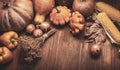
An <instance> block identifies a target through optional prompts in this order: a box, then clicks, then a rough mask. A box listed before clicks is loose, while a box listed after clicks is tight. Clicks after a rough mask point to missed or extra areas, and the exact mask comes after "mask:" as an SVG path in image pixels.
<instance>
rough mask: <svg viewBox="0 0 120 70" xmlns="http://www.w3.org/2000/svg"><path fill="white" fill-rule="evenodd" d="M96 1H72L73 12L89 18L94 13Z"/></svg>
mask: <svg viewBox="0 0 120 70" xmlns="http://www.w3.org/2000/svg"><path fill="white" fill-rule="evenodd" d="M95 1H96V0H74V1H73V5H72V8H73V11H78V12H80V13H81V14H82V15H83V16H85V17H88V16H91V15H92V14H93V12H94V8H95Z"/></svg>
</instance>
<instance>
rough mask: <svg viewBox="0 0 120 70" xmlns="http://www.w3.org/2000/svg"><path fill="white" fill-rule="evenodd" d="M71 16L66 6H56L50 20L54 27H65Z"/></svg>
mask: <svg viewBox="0 0 120 70" xmlns="http://www.w3.org/2000/svg"><path fill="white" fill-rule="evenodd" d="M70 16H71V10H70V9H68V8H67V7H66V6H57V7H55V8H54V9H53V10H52V12H51V13H50V20H51V21H52V22H53V24H55V25H65V23H68V22H69V20H70Z"/></svg>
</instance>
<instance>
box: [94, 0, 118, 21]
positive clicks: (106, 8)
mask: <svg viewBox="0 0 120 70" xmlns="http://www.w3.org/2000/svg"><path fill="white" fill-rule="evenodd" d="M96 9H98V10H100V11H102V12H105V13H106V14H107V15H108V16H109V17H110V18H111V19H112V20H115V21H118V22H120V11H119V10H118V9H116V8H114V7H112V6H111V5H109V4H106V3H104V2H97V3H96Z"/></svg>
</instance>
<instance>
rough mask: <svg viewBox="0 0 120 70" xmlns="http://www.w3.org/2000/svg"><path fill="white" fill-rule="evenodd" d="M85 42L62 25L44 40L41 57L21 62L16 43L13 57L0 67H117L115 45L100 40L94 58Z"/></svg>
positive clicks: (84, 69) (119, 64)
mask: <svg viewBox="0 0 120 70" xmlns="http://www.w3.org/2000/svg"><path fill="white" fill-rule="evenodd" d="M89 46H90V44H88V43H87V41H85V40H84V35H83V33H81V34H80V35H79V36H78V37H74V36H72V35H71V33H70V32H69V27H63V28H61V29H58V31H57V32H56V34H55V35H54V36H52V37H51V38H49V39H48V40H47V41H46V42H45V44H44V46H43V47H42V58H41V59H40V60H39V61H38V62H37V63H35V64H27V63H25V62H24V61H23V60H22V58H23V56H21V48H20V47H17V49H16V50H14V60H13V61H12V62H11V63H9V64H6V65H0V70H120V59H119V57H118V53H117V48H116V47H115V46H112V45H111V44H110V42H109V40H107V41H106V43H105V44H103V46H102V54H101V56H100V57H99V58H97V59H95V58H92V57H91V56H90V54H89Z"/></svg>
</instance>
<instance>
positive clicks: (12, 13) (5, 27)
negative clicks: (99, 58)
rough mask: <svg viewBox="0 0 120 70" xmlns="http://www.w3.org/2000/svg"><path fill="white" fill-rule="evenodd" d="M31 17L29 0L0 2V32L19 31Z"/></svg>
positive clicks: (2, 0) (31, 10) (31, 9)
mask: <svg viewBox="0 0 120 70" xmlns="http://www.w3.org/2000/svg"><path fill="white" fill-rule="evenodd" d="M33 15H34V14H33V4H32V1H31V0H0V31H10V30H14V31H20V30H22V29H24V28H25V27H26V26H27V24H28V23H30V22H31V20H32V18H33Z"/></svg>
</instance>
